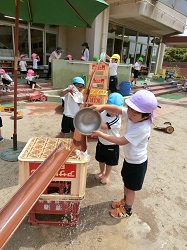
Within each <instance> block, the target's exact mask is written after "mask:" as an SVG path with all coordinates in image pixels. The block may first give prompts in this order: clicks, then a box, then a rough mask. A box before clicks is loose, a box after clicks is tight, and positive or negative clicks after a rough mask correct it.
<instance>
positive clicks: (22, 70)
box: [19, 55, 27, 78]
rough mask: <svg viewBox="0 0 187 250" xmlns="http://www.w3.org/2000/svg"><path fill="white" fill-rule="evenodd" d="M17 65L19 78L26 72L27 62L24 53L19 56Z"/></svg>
mask: <svg viewBox="0 0 187 250" xmlns="http://www.w3.org/2000/svg"><path fill="white" fill-rule="evenodd" d="M19 67H20V76H21V78H24V77H25V76H26V74H27V62H26V61H25V56H24V55H21V56H20V62H19Z"/></svg>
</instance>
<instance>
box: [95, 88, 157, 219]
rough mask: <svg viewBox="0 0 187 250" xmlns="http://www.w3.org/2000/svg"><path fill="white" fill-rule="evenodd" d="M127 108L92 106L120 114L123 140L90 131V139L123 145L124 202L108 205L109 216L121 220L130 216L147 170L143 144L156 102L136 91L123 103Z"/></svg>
mask: <svg viewBox="0 0 187 250" xmlns="http://www.w3.org/2000/svg"><path fill="white" fill-rule="evenodd" d="M125 102H126V104H127V108H125V107H122V108H121V107H116V106H114V105H93V106H92V107H93V109H94V110H97V111H98V110H102V109H105V110H107V111H108V112H115V113H118V114H124V115H125V116H126V118H127V128H126V133H125V135H124V136H123V137H120V138H118V137H115V136H111V135H108V134H104V133H103V132H101V131H93V135H94V136H99V137H102V138H103V139H105V140H108V141H110V142H113V143H116V144H118V145H124V155H125V159H124V163H123V167H122V170H121V175H122V178H123V182H124V198H123V199H122V200H120V201H119V202H112V208H113V209H112V210H111V211H110V215H111V216H113V217H115V218H118V219H121V218H126V217H129V216H131V215H132V206H133V203H134V199H135V191H138V190H141V188H142V185H143V181H144V177H145V173H146V170H147V144H148V140H149V137H150V123H151V122H152V120H153V111H154V110H155V109H156V108H157V99H156V97H155V96H154V94H153V93H151V92H150V91H148V90H139V91H137V92H136V93H135V94H134V95H133V96H132V97H130V98H128V99H126V100H125Z"/></svg>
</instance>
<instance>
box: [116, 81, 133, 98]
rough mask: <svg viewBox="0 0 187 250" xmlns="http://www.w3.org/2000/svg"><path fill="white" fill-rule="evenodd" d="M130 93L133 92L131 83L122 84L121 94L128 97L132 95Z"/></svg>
mask: <svg viewBox="0 0 187 250" xmlns="http://www.w3.org/2000/svg"><path fill="white" fill-rule="evenodd" d="M130 91H131V84H130V82H125V81H123V82H121V84H120V90H119V92H120V94H121V95H122V96H128V95H130Z"/></svg>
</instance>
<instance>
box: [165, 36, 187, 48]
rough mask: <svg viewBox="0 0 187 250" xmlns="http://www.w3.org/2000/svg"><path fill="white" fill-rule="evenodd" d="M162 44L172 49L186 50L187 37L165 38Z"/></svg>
mask: <svg viewBox="0 0 187 250" xmlns="http://www.w3.org/2000/svg"><path fill="white" fill-rule="evenodd" d="M162 42H163V43H165V44H166V45H167V46H170V47H174V48H187V36H170V37H168V36H165V37H163V38H162Z"/></svg>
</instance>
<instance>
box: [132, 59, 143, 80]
mask: <svg viewBox="0 0 187 250" xmlns="http://www.w3.org/2000/svg"><path fill="white" fill-rule="evenodd" d="M142 62H143V58H142V57H139V59H138V61H137V62H136V63H135V64H134V80H132V81H131V85H132V84H133V82H134V85H136V83H137V80H138V74H139V71H140V70H141V64H142Z"/></svg>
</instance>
